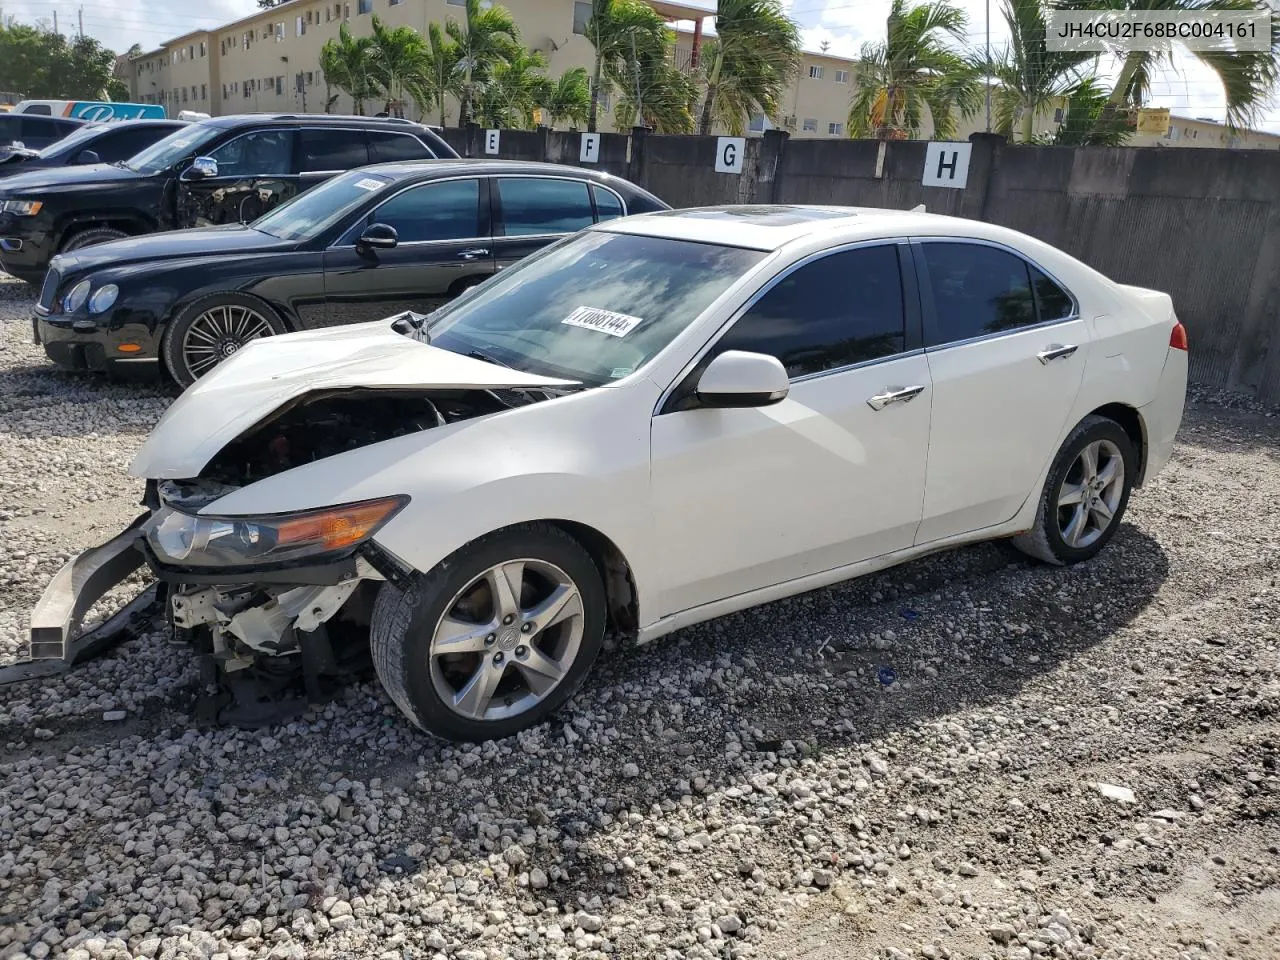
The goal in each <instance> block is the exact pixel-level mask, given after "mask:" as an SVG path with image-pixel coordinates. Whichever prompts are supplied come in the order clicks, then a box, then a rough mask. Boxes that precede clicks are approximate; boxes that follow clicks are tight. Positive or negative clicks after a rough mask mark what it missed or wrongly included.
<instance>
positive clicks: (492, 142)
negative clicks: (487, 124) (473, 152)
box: [484, 130, 499, 154]
mask: <svg viewBox="0 0 1280 960" xmlns="http://www.w3.org/2000/svg"><path fill="white" fill-rule="evenodd" d="M498 133H499V131H497V130H486V131H485V132H484V152H485V153H488V154H496V153H497V152H498Z"/></svg>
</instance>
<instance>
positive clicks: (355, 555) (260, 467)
mask: <svg viewBox="0 0 1280 960" xmlns="http://www.w3.org/2000/svg"><path fill="white" fill-rule="evenodd" d="M553 395H555V392H554V391H552V390H547V389H526V388H517V387H510V388H503V387H496V386H495V387H489V386H486V387H484V388H472V389H464V388H459V387H452V386H451V387H448V388H435V389H423V388H420V389H416V390H413V389H408V388H399V389H365V388H354V387H348V388H343V389H329V390H314V391H312V392H310V393H306V394H303V395H301V396H297V397H294V398H292V399H290V400H289V401H288V402H286V403H284V404H282V405H281V406H279V407H278V408H277V409H275V410H273V411H272V412H271V413H270V414H269V415H268V416H266V417H264V418H262V419H261V420H259V421H258V422H257V423H255V424H253V425H252V426H251V427H250V428H249V429H247V430H245V432H244V433H242V434H241V435H240V436H238V437H236V438H235V439H234V440H233V441H232V442H230V443H228V444H226V445H225V446H224V447H223V448H221V449H220V450H218V451H217V453H216V454H215V455H214V456H212V458H211V459H209V460H208V462H207V463H205V464H204V466H203V467H202V468H201V469H200V471H199V475H198V476H197V477H195V478H193V479H187V480H156V479H151V480H148V481H147V486H146V494H145V496H144V500H143V505H144V506H146V507H147V508H148V512H147V513H144V514H143V515H141V516H139V517H138V518H137V519H136V520H135V521H134V522H133V523H132V524H130V525H129V527H128V528H127V529H125V530H124V531H123V532H121V533H120V534H119V535H118V536H116V537H115V538H113V539H112V540H110V541H108V542H107V543H105V544H103V545H101V546H99V547H95V548H94V549H92V550H88V551H85V552H84V553H82V554H80V555H79V556H78V557H76V558H74V559H73V560H72V561H71V562H69V563H68V564H66V565H65V566H64V567H63V569H62V570H61V571H60V572H59V573H58V574H57V576H55V577H54V579H53V580H52V581H51V582H50V583H49V585H48V587H47V588H46V589H45V592H44V595H43V596H42V597H41V599H40V601H39V603H38V604H37V605H36V607H35V609H34V610H33V613H32V619H31V632H30V646H29V655H30V659H29V660H27V661H24V662H20V663H18V664H15V665H12V666H9V667H3V668H0V683H5V682H10V681H14V680H21V679H28V678H33V677H39V676H47V675H50V674H54V673H58V672H61V671H63V670H66V669H68V668H70V667H71V666H73V665H75V664H77V663H79V662H82V661H83V660H87V659H90V658H91V657H94V656H97V655H100V654H101V653H103V652H105V651H106V650H107V649H109V648H110V647H111V646H113V645H114V644H116V643H119V642H120V641H121V640H123V639H126V638H127V637H128V636H130V635H134V634H136V633H138V632H140V630H142V629H145V627H146V626H147V625H149V624H152V623H154V621H155V617H156V616H157V614H159V613H160V612H161V611H163V612H164V613H165V614H166V615H167V619H168V624H169V627H170V630H171V632H172V637H173V639H174V640H175V641H177V642H181V643H187V644H190V645H191V646H192V648H193V649H194V652H196V653H197V654H199V655H200V657H201V663H202V669H201V684H200V695H199V697H198V699H197V704H196V712H197V715H198V717H199V718H200V719H201V720H203V721H205V722H214V723H231V724H235V725H239V726H260V725H263V724H266V723H272V722H277V721H279V720H281V719H283V718H286V717H287V716H289V715H292V714H294V713H296V712H298V711H299V710H301V709H302V708H303V707H305V704H306V702H308V701H317V700H323V699H325V698H327V697H328V696H329V695H330V694H331V693H332V690H333V689H334V687H335V686H336V685H341V684H343V683H345V682H348V681H349V680H351V679H352V678H354V677H358V676H361V675H364V674H365V673H366V671H367V668H368V665H369V657H368V625H369V622H370V617H371V614H372V608H373V602H374V599H375V598H376V594H377V590H378V588H379V586H380V584H381V583H382V582H384V581H386V580H398V579H401V578H403V577H405V576H408V575H409V574H410V573H411V571H410V570H409V569H407V568H406V567H405V566H404V565H403V564H402V563H401V562H400V561H399V560H398V559H397V558H395V557H394V556H392V555H390V554H388V553H387V552H385V551H384V550H382V549H381V548H380V547H379V546H378V545H377V544H376V543H375V542H374V541H373V537H374V535H375V534H376V533H377V531H378V530H379V529H380V528H381V527H382V526H383V525H385V524H386V523H387V522H389V521H390V520H391V519H392V518H393V517H394V516H395V515H396V514H397V513H399V512H400V510H401V509H403V508H404V506H405V505H406V504H407V503H408V498H407V497H404V496H391V497H383V498H379V499H375V500H363V501H360V502H356V503H347V504H341V505H337V506H332V507H323V508H316V509H309V510H302V511H297V512H293V513H275V514H268V515H261V516H243V515H235V516H220V515H218V509H217V505H218V501H219V500H221V499H222V498H224V497H226V496H227V495H228V494H232V493H236V492H239V491H241V490H243V489H245V488H246V487H249V486H251V485H252V484H254V483H256V482H257V481H259V480H263V479H266V478H268V477H274V476H276V475H278V474H281V473H285V472H287V471H290V470H293V469H295V468H297V467H301V466H304V465H306V464H310V463H314V462H316V461H318V460H324V459H327V458H330V457H334V456H338V455H340V454H343V453H347V452H349V451H352V450H357V449H360V448H363V447H368V446H370V445H373V444H377V443H381V442H383V441H388V440H394V439H395V438H397V437H402V436H405V435H408V434H411V433H417V432H421V431H425V430H432V429H435V428H439V427H445V426H448V425H450V424H453V423H457V422H459V421H464V420H470V419H474V418H477V417H483V416H487V415H490V414H495V413H499V412H501V411H503V410H508V409H511V408H512V407H516V406H523V405H525V404H528V403H533V402H537V401H538V400H542V399H546V398H548V397H550V396H553ZM143 566H146V567H147V568H149V571H150V573H151V574H152V575H153V576H154V578H155V582H153V583H152V584H150V585H149V586H148V587H147V588H146V589H145V590H144V591H143V592H142V593H141V594H140V595H139V596H138V597H136V598H135V599H134V600H133V601H132V602H130V603H129V604H128V605H127V606H126V607H125V608H124V609H122V610H121V611H120V612H119V613H117V614H116V615H114V616H112V617H110V618H109V619H108V620H106V621H105V622H104V623H102V624H101V625H99V626H97V627H95V628H93V629H92V630H89V631H87V632H81V630H80V623H81V621H82V619H83V618H84V617H85V615H86V613H87V612H88V611H89V610H90V608H92V607H93V605H94V604H95V603H97V602H98V601H99V600H101V599H102V598H103V597H104V596H105V595H106V594H107V593H108V592H110V591H111V590H112V589H113V588H115V587H117V586H118V585H119V584H120V583H121V582H123V581H124V580H127V579H128V578H129V577H130V576H132V575H133V574H134V573H135V572H136V571H137V570H138V569H140V568H142V567H143ZM301 694H305V696H301Z"/></svg>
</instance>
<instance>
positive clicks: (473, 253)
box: [458, 247, 489, 260]
mask: <svg viewBox="0 0 1280 960" xmlns="http://www.w3.org/2000/svg"><path fill="white" fill-rule="evenodd" d="M488 255H489V251H488V250H485V249H484V248H483V247H479V248H477V249H475V250H463V251H462V252H461V253H460V254H458V259H459V260H475V259H476V258H478V257H487V256H488Z"/></svg>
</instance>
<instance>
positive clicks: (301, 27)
mask: <svg viewBox="0 0 1280 960" xmlns="http://www.w3.org/2000/svg"><path fill="white" fill-rule="evenodd" d="M306 33H307V21H305V20H303V19H302V18H301V17H298V18H297V19H296V20H294V21H293V35H294V36H295V37H302V36H305V35H306Z"/></svg>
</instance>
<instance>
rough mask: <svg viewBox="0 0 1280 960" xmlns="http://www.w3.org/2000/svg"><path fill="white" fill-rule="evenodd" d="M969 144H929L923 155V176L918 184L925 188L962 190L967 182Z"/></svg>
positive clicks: (970, 148)
mask: <svg viewBox="0 0 1280 960" xmlns="http://www.w3.org/2000/svg"><path fill="white" fill-rule="evenodd" d="M972 152H973V144H971V143H935V142H930V143H929V146H928V147H927V148H926V150H925V154H924V176H923V177H922V178H921V179H920V182H921V183H922V184H923V185H924V186H926V187H952V188H954V189H957V190H963V189H964V187H965V184H966V183H967V182H968V180H969V155H970V154H971V153H972Z"/></svg>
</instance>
